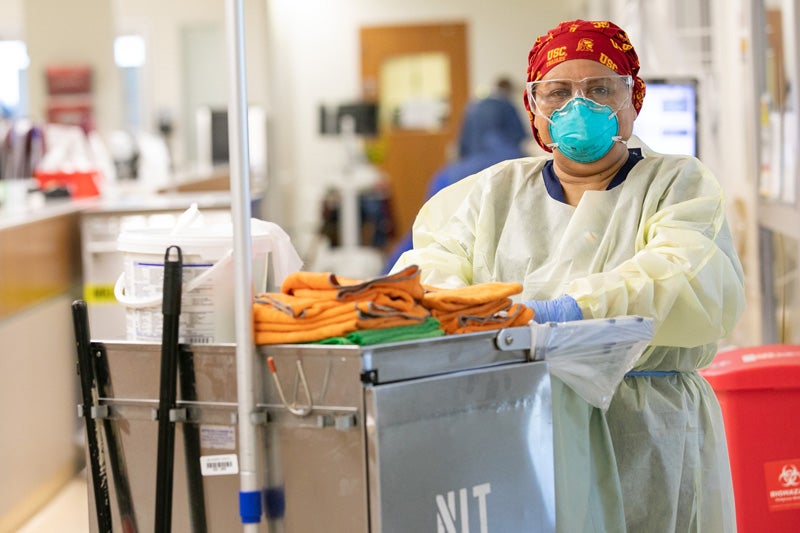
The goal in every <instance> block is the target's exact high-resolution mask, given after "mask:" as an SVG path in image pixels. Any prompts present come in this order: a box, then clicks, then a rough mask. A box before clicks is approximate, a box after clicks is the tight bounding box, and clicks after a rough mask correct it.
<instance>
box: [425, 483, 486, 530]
mask: <svg viewBox="0 0 800 533" xmlns="http://www.w3.org/2000/svg"><path fill="white" fill-rule="evenodd" d="M490 492H492V485H491V483H482V484H480V485H475V486H474V487H472V499H470V498H469V490H468V489H466V488H463V489H459V490H458V504H456V491H454V490H451V491H448V492H447V494H437V495H436V533H470V530H469V517H470V502H472V504H475V503H477V505H478V521H479V523H480V530H479V532H478V533H488V532H489V526H488V523H489V522H488V519H487V516H486V495H487V494H489V493H490ZM459 523H460V527H457V526H459Z"/></svg>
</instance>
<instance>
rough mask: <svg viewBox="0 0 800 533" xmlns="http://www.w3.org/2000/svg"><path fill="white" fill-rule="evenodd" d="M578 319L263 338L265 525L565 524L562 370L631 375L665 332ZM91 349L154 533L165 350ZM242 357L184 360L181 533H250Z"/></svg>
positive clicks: (133, 501) (112, 480) (106, 414)
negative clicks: (373, 338)
mask: <svg viewBox="0 0 800 533" xmlns="http://www.w3.org/2000/svg"><path fill="white" fill-rule="evenodd" d="M569 324H570V325H567V324H549V325H542V326H538V325H534V326H533V327H531V328H528V327H521V328H508V329H504V330H499V331H491V332H484V333H472V334H467V335H454V336H446V337H438V338H433V339H425V340H418V341H408V342H401V343H393V344H382V345H375V346H351V345H322V344H297V345H274V346H262V347H260V348H259V349H258V357H257V365H256V372H255V377H254V378H255V380H256V382H257V387H256V389H257V391H258V392H257V396H258V398H257V402H256V409H255V411H254V412H253V413H252V414H251V421H250V422H253V423H256V424H257V427H258V428H260V429H259V431H258V446H257V449H258V450H259V454H258V461H259V464H260V471H261V479H260V484H261V486H262V490H261V492H262V497H263V501H264V514H265V516H264V518H263V520H262V521H261V523H260V524H258V526H257V527H258V530H259V531H265V532H266V531H269V532H271V533H277V532H281V533H316V532H325V533H336V532H342V533H354V532H355V533H357V532H371V533H379V532H380V533H386V532H398V533H407V532H411V531H414V532H416V531H431V532H434V531H435V532H437V533H462V532H472V533H487V532H501V533H505V532H509V531H514V532H517V531H526V532H528V531H530V532H551V531H554V530H555V501H554V472H553V426H552V409H551V392H550V374H551V372H550V368H549V366H550V365H551V364H553V365H555V366H554V367H553V368H554V369H555V368H556V367H559V366H560V367H561V369H560V370H559V373H560V376H563V379H565V380H569V379H578V378H579V374H580V372H581V371H582V369H586V370H587V372H588V373H587V376H589V380H590V381H592V374H593V373H595V371H592V369H591V364H592V358H593V357H594V358H600V359H602V360H603V361H604V364H606V366H608V365H607V363H608V361H619V362H620V368H619V369H618V370H617V372H618V373H619V379H621V377H622V375H623V374H624V372H625V371H626V367H627V368H629V367H630V365H632V362H633V361H634V360H635V359H636V358H637V357H638V355H639V354H640V353H641V352H642V350H643V349H644V347H645V346H646V344H647V342H648V341H649V339H650V338H651V336H652V324H651V321H648V320H643V319H640V318H630V319H627V318H626V319H624V320H613V319H611V320H603V321H596V320H590V321H581V322H580V323H569ZM620 332H621V333H622V334H620ZM91 347H92V351H93V354H94V356H95V358H96V359H97V360H98V361H99V362H100V363H102V364H101V365H100V366H101V367H104V368H107V369H108V377H107V381H108V383H107V384H106V385H107V386H106V387H105V388H104V389H103V390H104V391H105V394H104V395H102V397H101V398H100V399H99V401H98V404H99V405H98V406H97V407H96V408H95V411H96V418H98V419H101V420H103V422H104V424H105V425H106V440H107V441H108V442H107V444H109V446H107V448H108V450H107V451H114V449H115V448H114V447H115V446H116V449H117V452H116V453H115V455H116V456H115V457H111V458H110V459H111V460H110V461H109V462H110V468H109V470H111V473H112V474H113V475H110V476H109V485H111V491H110V492H111V499H112V514H113V518H114V523H115V526H116V525H121V524H122V523H123V522H125V521H126V520H127V522H128V523H130V522H135V524H136V525H137V526H138V530H139V531H150V530H152V523H153V513H154V494H155V493H154V487H155V473H156V465H155V461H154V457H155V447H156V436H157V423H156V422H155V421H154V419H155V413H156V407H157V405H158V380H157V375H158V368H159V364H160V356H161V352H160V345H158V344H142V343H125V342H116V341H114V342H112V341H108V342H93V343H92V345H91ZM235 359H236V357H235V346H234V345H232V344H218V345H192V346H184V347H183V349H182V353H181V354H180V360H179V361H180V367H181V371H180V379H179V385H180V386H179V389H180V390H179V395H178V398H179V401H178V404H177V408H175V409H173V410H172V411H171V414H170V419H171V420H173V421H174V422H175V423H176V424H179V425H180V426H181V428H180V429H179V430H178V431H176V436H177V439H176V446H175V449H176V452H177V455H176V457H175V485H174V503H173V505H174V511H173V513H172V516H173V531H199V530H203V529H204V528H207V531H211V532H225V533H227V532H229V531H236V530H240V528H241V524H240V519H239V507H238V504H239V502H238V499H237V498H238V495H237V489H238V478H237V476H236V474H237V473H238V470H237V468H238V467H237V452H238V451H239V450H238V445H239V443H238V440H237V437H238V436H237V431H236V426H237V422H238V421H237V407H238V406H237V402H236V398H237V383H236V360H235ZM543 359H547V361H545V360H543ZM566 359H574V360H576V361H579V362H580V364H579V365H578V367H577V369H578V373H576V374H573V375H572V376H570V375H567V374H565V373H564V372H563V370H565V369H564V368H563V361H564V360H566ZM549 361H551V362H549ZM566 370H569V368H567V369H566ZM575 376H578V377H575ZM567 382H569V381H567ZM575 383H576V386H577V385H578V382H575ZM181 430H183V431H181ZM189 430H191V431H189ZM107 455H108V454H107ZM90 488H91V487H90ZM120 497H121V498H120ZM89 501H90V502H91V501H92V498H91V497H90V499H89ZM90 515H91V513H90ZM126 516H127V518H126ZM198 523H200V524H202V525H203V527H202V528H198V527H197V524H198ZM116 530H117V528H116V527H115V531H116ZM119 530H120V531H124V530H126V529H124V528H122V527H120V528H119Z"/></svg>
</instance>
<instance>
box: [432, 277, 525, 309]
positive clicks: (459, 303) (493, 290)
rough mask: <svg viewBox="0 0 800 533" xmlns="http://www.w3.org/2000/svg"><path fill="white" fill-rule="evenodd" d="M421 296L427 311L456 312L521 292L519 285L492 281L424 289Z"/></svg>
mask: <svg viewBox="0 0 800 533" xmlns="http://www.w3.org/2000/svg"><path fill="white" fill-rule="evenodd" d="M425 289H426V291H425V294H424V295H423V296H422V305H424V306H425V307H427V308H428V309H438V310H440V311H458V310H460V309H463V308H464V307H468V306H472V305H479V304H484V303H486V302H490V301H492V300H499V299H501V298H507V297H509V296H511V295H514V294H519V293H520V292H522V285H521V284H519V283H507V282H500V281H492V282H487V283H478V284H477V285H468V286H466V287H459V288H457V289H440V288H438V287H425Z"/></svg>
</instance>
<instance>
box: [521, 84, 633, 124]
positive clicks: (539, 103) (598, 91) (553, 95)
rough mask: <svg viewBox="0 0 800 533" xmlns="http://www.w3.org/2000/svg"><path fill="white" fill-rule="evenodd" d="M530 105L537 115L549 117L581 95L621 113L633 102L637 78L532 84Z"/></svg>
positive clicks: (529, 94) (529, 89) (528, 87)
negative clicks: (634, 81) (634, 84)
mask: <svg viewBox="0 0 800 533" xmlns="http://www.w3.org/2000/svg"><path fill="white" fill-rule="evenodd" d="M526 88H527V90H528V102H531V103H532V108H533V112H534V113H535V114H537V115H542V116H544V117H545V118H549V117H550V115H552V114H553V111H555V110H557V109H560V108H561V107H562V106H563V105H564V104H566V103H567V102H569V101H570V100H572V99H573V98H575V97H577V96H582V97H584V98H587V99H589V100H591V101H593V102H595V103H597V104H600V105H607V106H608V107H610V108H611V109H612V110H613V111H614V112H618V111H620V110H622V109H624V108H625V106H627V105H630V103H631V93H632V91H633V77H632V76H620V75H618V74H614V75H612V76H595V77H591V78H583V79H582V80H577V81H576V80H568V79H554V80H540V81H529V82H528V83H527V85H526Z"/></svg>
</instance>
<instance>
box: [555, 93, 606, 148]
mask: <svg viewBox="0 0 800 533" xmlns="http://www.w3.org/2000/svg"><path fill="white" fill-rule="evenodd" d="M548 122H549V123H550V128H549V129H550V138H551V139H553V142H552V143H550V144H548V146H549V147H550V148H551V149H554V150H555V149H558V150H559V151H560V152H561V153H562V154H564V155H565V156H567V157H568V158H570V159H572V160H573V161H577V162H578V163H591V162H593V161H597V160H598V159H600V158H602V157H603V156H604V155H606V154H607V153H608V152H609V150H611V147H612V146H613V145H614V142H615V141H622V138H621V137H620V136H619V121H618V120H617V113H616V112H615V111H614V110H613V109H611V107H609V106H607V105H601V104H598V103H597V102H594V101H592V100H589V99H587V98H583V97H580V96H578V97H575V98H573V99H572V100H570V101H569V102H567V103H566V104H564V106H563V107H561V108H560V109H557V110H555V111H553V114H552V115H550V117H549V120H548Z"/></svg>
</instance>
